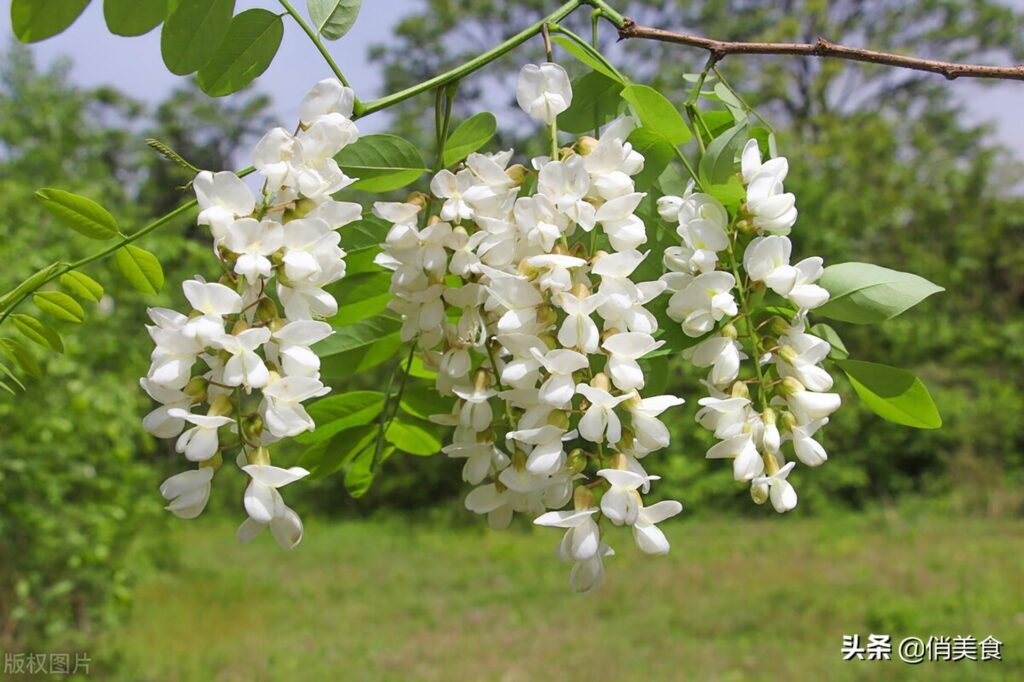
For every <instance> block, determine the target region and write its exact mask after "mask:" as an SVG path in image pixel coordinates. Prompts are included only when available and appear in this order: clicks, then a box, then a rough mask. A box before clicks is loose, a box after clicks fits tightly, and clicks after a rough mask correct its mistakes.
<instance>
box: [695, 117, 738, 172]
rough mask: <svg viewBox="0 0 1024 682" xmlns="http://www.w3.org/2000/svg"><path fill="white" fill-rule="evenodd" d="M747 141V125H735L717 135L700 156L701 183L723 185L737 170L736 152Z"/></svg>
mask: <svg viewBox="0 0 1024 682" xmlns="http://www.w3.org/2000/svg"><path fill="white" fill-rule="evenodd" d="M746 141H747V126H746V125H738V126H733V127H732V128H730V129H729V130H726V131H725V132H724V133H722V134H721V135H719V136H718V137H716V138H715V139H714V140H712V141H711V144H709V145H708V148H707V151H705V152H704V156H702V157H701V158H700V165H699V166H698V168H697V175H699V176H700V181H701V185H704V186H706V187H707V186H711V185H722V184H725V183H726V182H728V181H729V178H730V177H731V176H732V175H733V174H734V172H735V166H736V154H737V153H738V152H739V150H740V148H741V147H742V146H743V145H744V143H745V142H746Z"/></svg>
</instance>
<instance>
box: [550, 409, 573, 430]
mask: <svg viewBox="0 0 1024 682" xmlns="http://www.w3.org/2000/svg"><path fill="white" fill-rule="evenodd" d="M548 424H550V425H551V426H557V427H558V428H560V429H562V430H568V429H569V415H568V414H567V413H566V412H564V411H562V410H553V411H552V412H551V413H550V414H549V415H548Z"/></svg>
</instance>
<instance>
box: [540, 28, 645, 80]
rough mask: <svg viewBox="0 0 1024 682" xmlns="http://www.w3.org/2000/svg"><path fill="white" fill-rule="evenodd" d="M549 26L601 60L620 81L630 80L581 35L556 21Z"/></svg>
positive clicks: (553, 31)
mask: <svg viewBox="0 0 1024 682" xmlns="http://www.w3.org/2000/svg"><path fill="white" fill-rule="evenodd" d="M548 28H549V29H550V30H551V32H552V33H558V34H560V35H563V36H565V37H566V38H568V39H569V40H571V41H573V42H574V43H576V44H577V45H579V46H580V47H581V48H583V50H584V51H585V52H586V53H587V54H589V55H590V56H592V57H593V58H594V59H596V60H597V61H599V62H601V65H602V66H604V67H605V68H606V69H608V70H609V71H611V72H612V73H613V74H615V76H616V78H618V79H619V80H620V81H622V82H624V83H625V82H627V81H628V79H627V78H626V77H625V76H623V75H622V73H621V72H620V71H619V70H618V69H616V68H615V66H614V65H613V64H612V63H611V62H610V61H608V60H607V59H605V56H604V55H603V54H601V53H600V52H598V51H597V50H596V49H595V48H594V47H593V46H592V45H591V44H590V43H589V42H587V41H586V40H584V39H583V38H582V37H581V36H579V35H576V34H575V33H573V32H572V31H570V30H569V29H567V28H566V27H564V26H561V25H559V24H555V23H552V24H550V25H549V26H548Z"/></svg>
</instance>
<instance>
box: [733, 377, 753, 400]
mask: <svg viewBox="0 0 1024 682" xmlns="http://www.w3.org/2000/svg"><path fill="white" fill-rule="evenodd" d="M729 395H731V396H732V397H733V398H750V389H749V388H747V385H746V384H745V383H743V382H742V381H736V382H734V383H733V385H732V388H731V389H730V390H729Z"/></svg>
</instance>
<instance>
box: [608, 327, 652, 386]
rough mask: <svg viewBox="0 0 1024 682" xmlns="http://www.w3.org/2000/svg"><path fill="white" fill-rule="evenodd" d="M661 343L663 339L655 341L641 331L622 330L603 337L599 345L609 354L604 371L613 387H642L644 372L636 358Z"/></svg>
mask: <svg viewBox="0 0 1024 682" xmlns="http://www.w3.org/2000/svg"><path fill="white" fill-rule="evenodd" d="M663 345H665V342H664V341H655V340H654V337H653V336H651V335H650V334H644V333H641V332H623V333H620V334H613V335H612V336H609V337H608V338H607V339H605V341H604V343H602V344H601V347H602V348H604V349H605V350H606V351H608V353H609V354H610V356H611V357H609V358H608V368H607V370H606V371H607V372H608V373H609V374H611V378H612V383H614V384H615V387H616V388H618V389H619V390H621V391H631V390H633V389H635V388H637V389H639V388H643V387H644V373H643V370H642V369H640V365H639V363H637V360H638V359H640V358H642V357H643V356H645V355H647V354H648V353H650V352H652V351H654V350H657V349H658V348H661V347H662V346H663Z"/></svg>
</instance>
